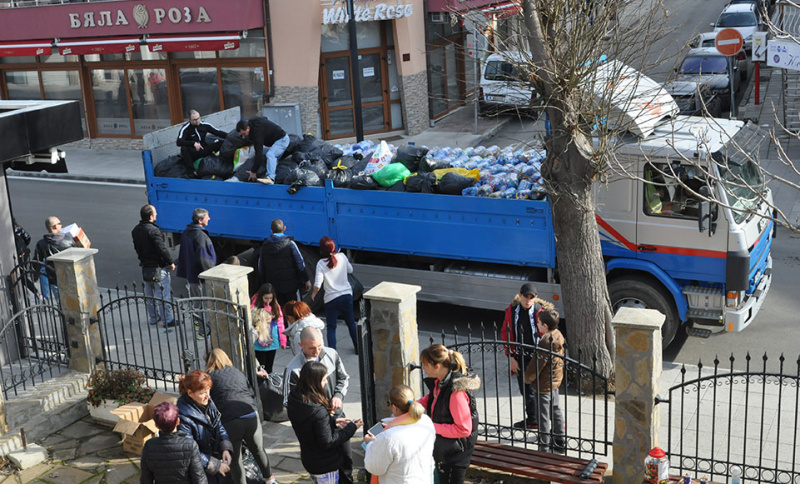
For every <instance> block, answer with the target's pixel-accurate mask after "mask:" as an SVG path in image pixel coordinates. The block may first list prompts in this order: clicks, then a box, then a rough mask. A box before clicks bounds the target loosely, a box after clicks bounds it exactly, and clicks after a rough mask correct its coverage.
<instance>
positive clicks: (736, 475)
mask: <svg viewBox="0 0 800 484" xmlns="http://www.w3.org/2000/svg"><path fill="white" fill-rule="evenodd" d="M731 484H742V470H741V469H739V468H738V467H737V466H733V467H731Z"/></svg>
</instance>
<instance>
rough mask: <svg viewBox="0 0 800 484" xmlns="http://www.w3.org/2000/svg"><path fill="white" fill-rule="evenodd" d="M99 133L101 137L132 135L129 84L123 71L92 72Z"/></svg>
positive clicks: (93, 95)
mask: <svg viewBox="0 0 800 484" xmlns="http://www.w3.org/2000/svg"><path fill="white" fill-rule="evenodd" d="M91 78H92V97H93V98H94V110H95V117H96V118H97V133H98V134H101V135H125V136H130V134H131V120H130V111H129V108H128V91H127V86H128V83H127V82H125V71H124V70H122V69H97V70H93V71H91Z"/></svg>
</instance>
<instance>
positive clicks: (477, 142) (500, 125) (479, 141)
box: [472, 116, 511, 148]
mask: <svg viewBox="0 0 800 484" xmlns="http://www.w3.org/2000/svg"><path fill="white" fill-rule="evenodd" d="M510 122H511V118H510V117H508V116H506V117H504V119H503V120H502V121H501V122H499V123H497V125H495V126H494V127H493V128H491V129H489V130H487V131H485V132H484V133H481V134H480V135H479V136H478V138H477V139H476V140H475V141H474V142H473V143H472V147H473V148H475V147H476V146H480V145H482V144H484V143H485V142H486V141H487V140H489V139H491V138H494V135H496V134H497V133H498V132H499V131H500V130H501V129H503V128H505V127H506V125H507V124H508V123H510Z"/></svg>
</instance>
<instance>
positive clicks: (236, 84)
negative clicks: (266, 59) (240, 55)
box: [221, 67, 264, 118]
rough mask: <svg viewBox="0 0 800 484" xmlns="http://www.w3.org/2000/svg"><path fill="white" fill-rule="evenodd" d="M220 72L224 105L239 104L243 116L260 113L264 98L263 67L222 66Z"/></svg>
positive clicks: (227, 106) (228, 106) (247, 116)
mask: <svg viewBox="0 0 800 484" xmlns="http://www.w3.org/2000/svg"><path fill="white" fill-rule="evenodd" d="M221 72H222V100H223V104H224V105H225V107H226V108H231V107H234V106H241V109H242V117H245V118H250V117H253V116H256V115H260V114H261V107H262V106H263V99H264V68H263V67H236V68H222V69H221Z"/></svg>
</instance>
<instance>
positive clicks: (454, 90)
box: [444, 44, 462, 109]
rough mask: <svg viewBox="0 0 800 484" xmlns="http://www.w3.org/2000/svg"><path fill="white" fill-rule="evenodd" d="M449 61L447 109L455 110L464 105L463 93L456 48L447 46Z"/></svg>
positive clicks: (446, 54) (450, 45)
mask: <svg viewBox="0 0 800 484" xmlns="http://www.w3.org/2000/svg"><path fill="white" fill-rule="evenodd" d="M444 50H445V57H446V59H447V108H448V109H453V108H455V107H457V106H460V105H461V104H462V101H461V92H460V90H459V89H458V80H459V76H458V69H457V68H456V46H455V45H453V44H449V45H447V46H446V47H445V48H444Z"/></svg>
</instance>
